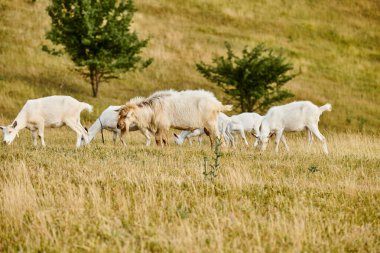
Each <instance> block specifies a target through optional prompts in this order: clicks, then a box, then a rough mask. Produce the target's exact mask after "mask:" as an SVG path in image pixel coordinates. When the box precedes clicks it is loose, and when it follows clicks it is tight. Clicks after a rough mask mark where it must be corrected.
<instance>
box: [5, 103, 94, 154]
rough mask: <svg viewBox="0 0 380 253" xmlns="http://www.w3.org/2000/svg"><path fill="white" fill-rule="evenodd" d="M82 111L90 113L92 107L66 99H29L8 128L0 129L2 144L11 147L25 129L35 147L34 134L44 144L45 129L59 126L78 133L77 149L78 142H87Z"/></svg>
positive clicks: (35, 138)
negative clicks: (81, 119)
mask: <svg viewBox="0 0 380 253" xmlns="http://www.w3.org/2000/svg"><path fill="white" fill-rule="evenodd" d="M83 110H87V111H89V112H91V111H92V106H91V105H89V104H87V103H83V102H79V101H78V100H76V99H74V98H72V97H69V96H51V97H44V98H38V99H33V100H28V101H27V102H26V103H25V105H24V107H23V108H22V109H21V111H20V112H19V113H18V115H17V117H16V119H15V120H14V121H13V123H12V124H11V125H9V126H1V127H0V128H1V129H2V130H3V133H4V140H3V143H4V144H7V145H9V144H11V143H12V141H13V140H14V138H15V137H16V135H17V134H18V132H19V131H20V130H21V129H24V128H27V129H29V130H30V131H31V132H32V138H33V145H34V146H36V145H37V135H38V136H39V137H40V139H41V144H42V146H46V145H45V140H44V129H45V127H51V128H54V127H61V126H63V125H67V126H68V127H70V128H71V129H73V130H74V132H76V133H77V143H76V147H77V148H79V146H80V145H81V140H82V139H83V140H84V142H85V143H86V144H87V143H88V142H89V139H88V133H87V131H86V130H85V129H84V128H83V126H82V125H81V123H80V113H81V112H82V111H83Z"/></svg>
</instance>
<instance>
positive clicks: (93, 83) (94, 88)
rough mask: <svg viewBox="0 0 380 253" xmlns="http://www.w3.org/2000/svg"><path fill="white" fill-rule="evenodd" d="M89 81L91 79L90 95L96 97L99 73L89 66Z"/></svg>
mask: <svg viewBox="0 0 380 253" xmlns="http://www.w3.org/2000/svg"><path fill="white" fill-rule="evenodd" d="M90 81H91V89H92V96H93V97H94V98H96V97H97V96H98V91H99V83H100V74H99V73H98V72H97V71H96V69H95V68H91V67H90Z"/></svg>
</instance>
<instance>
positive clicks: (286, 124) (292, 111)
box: [259, 101, 332, 154]
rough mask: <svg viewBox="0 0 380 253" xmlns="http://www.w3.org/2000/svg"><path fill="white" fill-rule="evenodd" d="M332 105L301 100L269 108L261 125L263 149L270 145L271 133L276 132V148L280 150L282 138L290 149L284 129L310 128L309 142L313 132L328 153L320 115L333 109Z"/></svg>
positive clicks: (299, 129)
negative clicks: (319, 126) (321, 128)
mask: <svg viewBox="0 0 380 253" xmlns="http://www.w3.org/2000/svg"><path fill="white" fill-rule="evenodd" d="M331 108H332V107H331V105H330V104H325V105H324V106H321V107H318V106H316V105H314V104H313V103H311V102H310V101H299V102H293V103H290V104H286V105H282V106H274V107H272V108H271V109H269V111H268V113H267V114H266V115H265V116H264V119H263V121H262V123H261V127H260V137H259V139H260V143H261V149H262V150H263V151H264V150H265V149H266V147H267V145H268V141H269V135H270V134H271V133H275V134H276V148H275V151H276V152H278V145H279V142H280V140H282V141H283V142H284V144H285V147H286V149H287V150H289V148H288V145H287V144H286V141H285V138H284V137H283V132H284V131H302V130H304V129H308V131H309V133H308V134H309V143H310V142H311V133H313V134H314V135H315V136H316V137H317V138H318V139H319V140H320V141H321V142H322V143H323V151H324V152H325V154H328V149H327V144H326V139H325V137H324V136H323V135H322V134H321V133H320V132H319V129H318V122H319V117H320V116H321V114H322V113H323V112H324V111H331Z"/></svg>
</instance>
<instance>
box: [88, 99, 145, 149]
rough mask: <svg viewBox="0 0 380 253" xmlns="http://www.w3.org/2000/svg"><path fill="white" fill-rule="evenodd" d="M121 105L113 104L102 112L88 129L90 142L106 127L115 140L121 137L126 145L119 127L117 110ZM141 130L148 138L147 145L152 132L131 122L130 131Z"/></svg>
mask: <svg viewBox="0 0 380 253" xmlns="http://www.w3.org/2000/svg"><path fill="white" fill-rule="evenodd" d="M120 108H121V106H115V105H111V106H109V107H108V108H107V109H105V110H104V111H103V112H102V114H100V116H99V118H98V119H97V120H96V121H95V122H94V124H92V126H91V127H90V128H89V129H88V135H89V142H91V141H92V140H93V139H94V138H95V136H96V134H97V133H99V132H100V131H101V130H102V129H106V130H108V131H111V132H112V133H113V136H112V139H113V142H114V143H115V142H116V138H117V137H120V141H121V143H123V145H124V146H126V145H127V144H126V142H125V141H124V140H123V138H122V136H121V130H120V129H118V128H117V119H118V113H117V112H116V111H118V110H120ZM137 130H140V131H141V132H142V134H143V135H144V136H145V138H146V143H145V145H147V146H149V145H150V133H149V130H148V129H146V128H144V129H140V128H138V127H137V125H136V124H131V125H130V126H129V131H137Z"/></svg>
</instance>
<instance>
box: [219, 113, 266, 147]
mask: <svg viewBox="0 0 380 253" xmlns="http://www.w3.org/2000/svg"><path fill="white" fill-rule="evenodd" d="M263 118H264V117H263V116H261V115H259V114H257V113H254V112H244V113H241V114H238V115H233V116H231V117H230V122H229V123H228V124H227V129H226V134H227V135H228V137H229V139H230V141H231V143H232V146H233V147H235V139H234V137H233V135H232V133H233V132H239V133H240V135H241V137H242V138H243V140H244V143H245V145H246V146H248V141H247V138H246V136H245V132H251V133H253V131H254V136H255V137H256V141H255V143H254V145H253V146H254V147H256V146H257V144H258V140H257V136H258V135H259V133H260V125H261V122H262V120H263Z"/></svg>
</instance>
